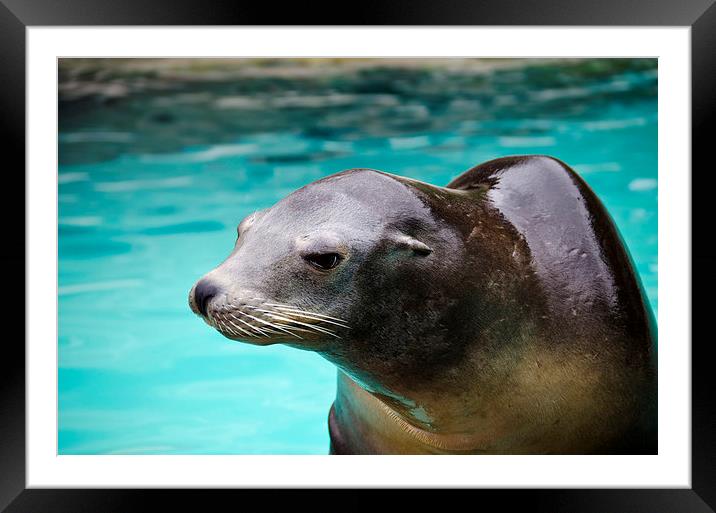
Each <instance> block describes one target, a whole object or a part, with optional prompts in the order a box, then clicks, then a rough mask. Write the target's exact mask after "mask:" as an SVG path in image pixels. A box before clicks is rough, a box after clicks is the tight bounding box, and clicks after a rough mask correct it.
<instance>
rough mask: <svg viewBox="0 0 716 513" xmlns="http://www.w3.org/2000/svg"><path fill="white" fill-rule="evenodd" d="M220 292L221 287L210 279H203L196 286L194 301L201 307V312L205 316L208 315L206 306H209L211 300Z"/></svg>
mask: <svg viewBox="0 0 716 513" xmlns="http://www.w3.org/2000/svg"><path fill="white" fill-rule="evenodd" d="M218 292H219V288H218V287H217V286H216V285H214V284H213V283H211V282H210V281H208V280H201V281H200V282H199V283H197V284H196V286H195V287H194V302H195V303H196V307H197V308H198V309H199V313H201V315H203V316H204V317H206V308H207V306H209V301H211V298H213V297H214V296H216V294H217V293H218Z"/></svg>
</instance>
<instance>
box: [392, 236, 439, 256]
mask: <svg viewBox="0 0 716 513" xmlns="http://www.w3.org/2000/svg"><path fill="white" fill-rule="evenodd" d="M395 242H396V244H397V245H398V247H400V248H405V249H410V250H412V251H413V252H414V253H416V254H418V255H421V256H428V255H429V254H430V253H432V252H433V250H432V248H431V247H430V246H428V245H427V244H425V243H424V242H420V241H419V240H418V239H416V238H415V237H411V236H410V235H405V234H402V233H401V234H400V235H397V236H396V237H395Z"/></svg>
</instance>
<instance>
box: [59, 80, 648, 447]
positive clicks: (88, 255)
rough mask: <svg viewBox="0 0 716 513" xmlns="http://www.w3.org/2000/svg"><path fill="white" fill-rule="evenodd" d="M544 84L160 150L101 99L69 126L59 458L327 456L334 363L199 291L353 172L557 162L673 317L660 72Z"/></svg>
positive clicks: (442, 180) (64, 129)
mask: <svg viewBox="0 0 716 513" xmlns="http://www.w3.org/2000/svg"><path fill="white" fill-rule="evenodd" d="M567 75H568V74H567ZM539 76H541V75H538V78H539ZM530 77H531V75H530V74H529V73H526V74H523V75H522V80H521V81H515V80H513V82H512V83H513V84H514V86H509V84H510V81H509V80H505V79H504V77H502V79H501V80H502V82H500V83H502V84H503V89H502V90H501V94H502V95H503V96H505V97H506V98H507V99H505V100H504V102H503V103H504V104H505V105H504V106H503V105H494V106H487V107H485V105H484V104H483V105H482V107H481V110H475V111H471V110H470V109H471V108H472V107H470V106H464V107H462V110H463V114H460V113H458V114H454V113H453V114H450V113H446V114H445V116H448V115H452V116H453V118H452V122H451V123H437V122H430V123H427V124H422V125H420V124H415V123H412V124H411V123H405V124H403V125H397V124H395V123H394V122H393V121H391V123H392V124H391V126H390V129H389V130H387V129H386V130H383V129H382V128H381V127H383V126H387V125H388V124H389V123H385V124H383V125H381V124H380V116H378V117H377V118H376V119H378V121H376V122H375V126H372V128H371V130H366V131H365V132H363V133H361V132H360V131H355V130H354V131H346V130H340V129H339V128H340V127H338V126H335V127H331V129H323V130H310V131H309V130H286V129H285V126H283V125H281V124H278V123H277V125H276V130H273V131H271V130H270V128H271V126H270V125H266V124H264V125H262V130H261V131H257V132H253V133H252V132H247V131H243V130H242V131H237V132H236V133H234V134H231V133H229V134H228V135H227V134H223V135H222V140H221V141H220V142H218V143H211V142H208V141H204V142H203V143H201V144H191V145H183V144H182V145H181V146H180V147H177V148H172V149H171V151H166V149H165V148H162V151H152V149H151V144H149V143H148V142H147V140H146V139H145V135H144V133H143V132H141V133H140V129H137V130H134V129H131V127H130V129H128V128H127V127H126V126H121V127H119V128H118V125H117V124H115V123H114V122H113V121H112V120H114V119H115V118H114V117H112V116H110V115H108V114H107V113H106V112H104V111H102V109H99V108H98V109H97V112H96V113H92V112H90V113H89V114H87V113H86V112H85V113H84V114H83V116H84V117H82V119H81V120H79V121H77V120H76V119H75V118H73V121H72V123H67V124H66V125H63V124H62V121H61V125H60V159H61V162H63V161H64V163H62V164H61V166H60V169H59V185H58V187H59V291H58V293H59V307H58V308H59V341H58V343H59V383H58V386H59V434H58V440H59V452H60V453H61V454H118V453H119V454H176V453H182V454H195V453H202V454H269V453H271V454H307V453H311V454H313V453H315V454H325V453H326V452H327V450H328V433H327V422H326V418H327V413H328V408H329V407H330V404H331V402H332V400H333V396H334V393H335V369H334V368H333V366H332V365H331V364H329V363H328V362H326V361H324V360H322V359H321V358H320V357H318V356H316V355H314V354H312V353H308V352H302V351H299V350H296V349H291V348H287V347H283V346H276V347H268V348H260V347H253V346H248V345H242V344H240V343H236V342H231V341H229V340H227V339H225V338H223V337H222V336H220V335H219V334H218V333H216V332H215V331H214V330H212V329H210V328H209V327H208V326H206V325H205V324H204V323H203V322H202V321H200V320H199V319H198V318H197V317H195V316H194V315H193V314H192V313H191V311H190V310H189V308H188V306H187V293H188V291H189V289H190V287H191V286H192V284H193V283H194V282H195V281H196V279H198V278H199V277H200V276H201V275H202V274H204V273H205V272H207V271H208V270H210V269H211V268H212V267H213V266H215V265H216V264H218V263H219V262H220V261H222V260H223V259H224V258H225V256H226V255H228V253H229V251H230V250H231V248H232V247H233V244H234V240H235V230H236V225H237V223H238V222H239V221H240V220H241V219H242V218H243V217H244V216H245V215H247V214H249V213H251V212H252V211H254V210H257V209H261V208H265V207H268V206H270V205H272V204H273V203H275V202H277V201H279V200H280V199H281V198H283V197H284V196H285V195H287V194H289V193H290V192H292V191H293V190H295V189H297V188H298V187H301V186H303V185H305V184H307V183H309V182H311V181H314V180H316V179H318V178H321V177H323V176H326V175H329V174H332V173H335V172H338V171H340V170H343V169H346V168H351V167H371V168H377V169H381V170H384V171H387V172H390V173H395V174H400V175H405V176H409V177H413V178H417V179H420V180H424V181H427V182H430V183H433V184H439V185H444V184H446V183H447V182H448V181H450V180H451V179H452V178H454V177H455V176H456V175H458V174H459V173H460V172H461V171H463V170H465V169H467V168H469V167H471V166H472V165H474V164H477V163H480V162H483V161H485V160H488V159H492V158H496V157H500V156H504V155H510V154H523V153H544V154H550V155H553V156H555V157H557V158H559V159H561V160H563V161H565V162H567V163H568V164H570V165H571V166H572V167H573V168H574V169H575V170H576V171H577V172H579V173H580V175H581V176H582V177H583V178H584V179H585V180H586V181H587V182H588V183H589V184H590V186H592V188H593V189H594V190H595V191H596V192H597V194H598V195H599V197H600V198H601V199H602V201H603V202H604V203H605V204H606V206H607V208H608V210H609V212H610V213H611V215H612V216H613V217H614V219H615V221H616V223H617V225H618V227H619V229H620V231H621V233H622V235H623V237H624V239H625V241H626V243H627V245H628V247H629V250H630V251H631V254H632V256H633V258H634V260H635V263H636V266H637V269H638V271H639V274H640V276H641V279H642V281H643V283H644V286H645V289H646V291H647V294H648V297H649V301H650V303H651V305H652V307H653V308H654V310H655V311H656V308H657V112H656V96H655V81H656V75H655V71H654V70H646V71H644V70H642V69H639V70H636V71H634V70H630V69H627V70H621V69H620V70H617V71H616V72H614V73H613V74H611V75H600V76H598V77H596V78H594V77H587V78H584V79H582V81H581V82H580V83H579V84H578V85H577V86H575V85H574V84H573V83H572V82H570V81H568V80H563V81H562V82H560V83H559V84H558V85H557V86H555V85H554V84H544V83H542V82H541V81H540V80H538V79H534V80H532V81H530ZM575 80H576V79H575ZM505 84H507V85H505ZM615 84H616V85H615ZM644 84H647V85H648V87H646V86H645V85H644ZM510 87H513V89H515V90H516V89H519V90H520V91H524V90H527V91H528V92H529V93H530V95H531V96H530V97H529V98H530V100H529V102H527V103H528V105H526V106H525V105H521V106H520V108H508V107H509V104H510V102H511V101H512V102H514V101H515V100H514V99H513V100H510V99H509V96H510V92H511V89H510ZM610 88H611V89H610ZM555 91H556V92H555ZM605 91H607V92H606V93H605ZM607 93H608V94H607ZM176 94H178V93H176ZM182 94H185V93H182ZM331 94H334V96H335V93H331ZM361 94H365V95H369V96H370V95H372V96H371V98H369V100H370V101H371V102H374V101H375V100H374V97H375V96H376V95H381V96H383V97H384V99H383V100H381V101H382V102H383V103H384V104H386V102H388V100H386V99H385V98H388V97H389V96H391V95H393V96H396V98H397V100H396V101H397V104H396V103H393V104H392V107H390V108H392V109H394V110H396V112H394V117H395V118H396V119H399V118H400V116H401V115H402V116H403V118H404V119H408V120H409V121H410V120H412V119H416V117H419V116H418V114H416V112H417V111H416V109H418V110H420V109H419V107H421V106H422V107H423V109H424V110H423V111H421V112H423V114H424V113H425V111H427V113H428V115H429V116H435V117H438V116H439V115H440V111H439V108H438V107H435V103H434V99H431V98H421V97H420V96H411V97H410V98H406V97H405V96H404V95H403V96H401V95H400V94H398V93H396V92H395V91H388V92H381V91H378V92H376V91H374V90H371V91H369V92H365V93H361ZM173 95H174V96H173ZM514 96H515V97H517V98H520V96H519V95H517V94H516V93H515V95H514ZM161 97H162V98H163V99H164V100H165V101H166V100H167V99H170V100H171V99H172V98H175V97H176V95H175V93H164V94H163V95H162V96H161ZM363 100H365V98H363V97H361V96H360V95H357V98H353V100H352V101H353V103H351V101H348V100H346V103H344V104H343V105H339V106H336V101H335V100H331V102H332V103H331V102H326V105H330V106H331V107H330V109H329V110H326V109H321V108H318V107H316V105H307V104H306V103H305V102H304V105H303V106H302V107H301V108H303V109H304V111H303V112H301V113H300V115H301V116H304V117H306V119H307V120H309V121H311V120H313V121H315V119H313V118H320V119H321V120H322V121H323V120H325V116H326V115H327V114H330V115H331V116H333V117H335V116H340V115H342V116H344V117H345V118H346V119H348V120H350V119H351V117H350V116H351V115H354V116H356V115H365V112H366V111H365V108H366V107H365V102H364V101H363ZM135 101H140V100H135ZM142 101H145V100H142ZM146 101H147V102H149V104H151V102H156V97H151V98H149V99H147V100H146ZM431 101H432V102H433V103H431ZM388 103H389V102H388ZM314 104H315V100H314ZM177 105H178V103H177ZM396 105H397V106H396ZM319 106H320V102H319ZM411 106H412V107H411ZM401 107H404V108H403V110H402V111H401V110H400V108H401ZM407 107H410V108H407ZM112 108H113V109H115V111H116V109H121V105H120V106H119V107H117V106H116V105H114V106H113V107H112ZM386 108H387V107H386ZM455 108H456V109H458V110H460V109H461V107H459V106H458V107H455ZM85 109H86V107H85ZM356 109H360V111H361V112H360V113H356V112H354V111H355V110H356ZM411 109H412V110H411ZM90 110H91V109H90ZM60 112H61V115H62V112H63V111H62V109H61V111H60ZM113 112H114V111H113ZM206 115H207V116H210V115H211V113H210V112H209V113H207V114H206ZM265 115H266V116H268V117H270V116H271V115H272V113H271V112H270V111H267V112H265ZM381 115H385V113H382V114H381ZM312 116H313V118H312ZM445 116H443V118H442V119H444V118H445ZM309 124H310V123H309ZM337 124H339V123H338V122H337ZM446 125H450V126H446ZM313 126H315V123H314V125H313ZM140 136H141V139H142V144H141V145H139V144H135V143H136V142H137V140H138V138H139V137H140ZM207 139H208V140H211V137H207ZM108 148H109V149H110V150H111V151H110V150H108ZM78 154H82V157H83V158H81V159H77V158H70V157H71V156H72V155H75V156H76V155H78ZM92 155H94V157H93V156H92Z"/></svg>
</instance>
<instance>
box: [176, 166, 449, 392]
mask: <svg viewBox="0 0 716 513" xmlns="http://www.w3.org/2000/svg"><path fill="white" fill-rule="evenodd" d="M417 184H419V186H418V185H417ZM423 186H425V187H432V186H428V185H427V184H422V183H421V182H414V181H412V180H408V179H404V178H402V177H397V176H393V175H389V174H386V173H382V172H379V171H375V170H368V169H352V170H348V171H344V172H342V173H338V174H336V175H332V176H329V177H327V178H324V179H322V180H319V181H316V182H313V183H311V184H309V185H307V186H305V187H303V188H301V189H299V190H297V191H295V192H294V193H292V194H290V195H289V196H287V197H286V198H284V199H283V200H281V201H279V202H278V203H277V204H275V205H274V206H273V207H271V208H268V209H266V210H262V211H259V212H255V213H253V214H251V215H249V216H248V217H247V218H245V219H244V220H243V221H241V223H240V224H239V226H238V237H237V240H236V244H235V246H234V248H233V250H232V252H231V254H230V255H229V256H228V258H227V259H226V260H225V261H224V262H223V263H221V264H220V265H219V266H218V267H216V268H215V269H214V270H212V271H211V272H209V273H208V274H206V275H205V276H204V277H202V278H201V279H200V280H199V281H198V282H197V283H196V284H195V285H194V287H193V288H192V289H191V292H190V293H189V304H190V306H191V309H192V310H193V311H194V312H195V313H196V314H198V315H200V316H201V317H203V319H204V320H205V321H206V322H207V323H208V324H209V325H211V326H213V327H214V328H215V329H217V330H218V331H219V332H220V333H221V334H223V335H224V336H226V337H228V338H230V339H233V340H241V341H245V342H249V343H252V344H257V345H268V344H273V343H278V342H282V343H286V344H289V345H292V346H296V347H299V348H302V349H311V350H315V351H318V352H319V353H321V354H323V355H324V356H326V357H328V358H329V359H330V360H332V361H334V363H337V364H339V366H341V367H343V368H344V370H346V371H348V372H351V374H352V375H354V376H355V375H356V374H361V368H363V367H371V364H369V363H368V362H367V361H366V360H367V359H366V358H365V357H361V356H360V354H361V353H362V354H366V353H370V354H371V355H372V359H374V360H375V359H378V360H381V359H382V360H385V359H387V358H391V357H393V358H395V357H396V356H397V357H398V358H400V353H401V351H402V352H405V351H404V349H405V347H406V344H408V345H409V344H410V343H411V341H414V340H416V339H421V342H420V343H422V344H428V343H429V342H430V341H429V337H427V338H426V336H425V334H426V333H427V332H428V331H430V332H435V330H436V326H438V329H440V326H441V319H439V318H438V317H436V316H444V315H445V314H446V313H447V312H449V310H450V308H449V306H450V304H452V303H454V302H456V301H452V299H451V297H450V293H449V291H450V290H451V288H452V289H454V290H459V289H460V287H458V286H457V284H458V282H459V280H460V279H461V275H460V272H456V271H455V269H457V268H459V267H460V266H459V265H456V263H457V262H458V261H460V259H461V246H460V242H459V237H458V235H457V234H456V232H455V229H454V228H453V227H452V226H451V225H450V223H447V222H445V221H444V220H442V219H441V218H440V217H439V216H438V215H436V212H435V211H434V209H433V208H432V207H431V204H430V201H429V200H428V199H426V197H425V194H424V193H423V192H421V190H420V188H421V187H423ZM435 189H436V190H437V189H440V188H437V187H436V188H435ZM441 190H443V189H441ZM442 338H444V334H442V335H441V339H442ZM391 355H392V356H391ZM375 364H377V363H375ZM375 364H374V365H373V366H375ZM366 379H368V378H367V377H366ZM368 380H369V379H368Z"/></svg>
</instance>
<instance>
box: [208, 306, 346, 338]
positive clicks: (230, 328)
mask: <svg viewBox="0 0 716 513" xmlns="http://www.w3.org/2000/svg"><path fill="white" fill-rule="evenodd" d="M210 321H211V324H213V325H214V327H215V328H216V329H218V330H219V331H220V332H223V333H229V334H231V335H233V336H235V337H237V338H252V339H253V338H267V339H270V338H275V337H276V336H281V335H284V336H285V335H288V336H290V337H293V338H297V339H300V340H303V339H304V337H306V338H310V336H311V335H314V336H315V335H327V336H329V337H332V338H335V339H340V338H341V336H340V335H339V334H338V333H339V332H340V330H342V329H351V328H350V326H348V324H347V323H346V321H344V320H343V319H338V318H337V317H331V316H330V315H325V314H322V313H319V312H310V311H307V310H303V309H301V308H298V307H296V306H293V305H284V304H278V303H258V304H255V305H250V304H241V305H235V304H233V303H229V304H227V305H225V307H224V308H222V309H218V310H216V311H212V312H211V315H210ZM301 335H303V336H301Z"/></svg>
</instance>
